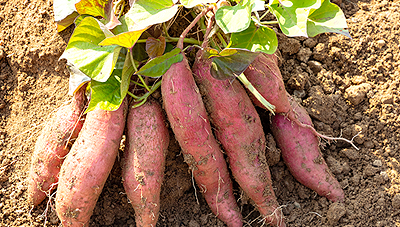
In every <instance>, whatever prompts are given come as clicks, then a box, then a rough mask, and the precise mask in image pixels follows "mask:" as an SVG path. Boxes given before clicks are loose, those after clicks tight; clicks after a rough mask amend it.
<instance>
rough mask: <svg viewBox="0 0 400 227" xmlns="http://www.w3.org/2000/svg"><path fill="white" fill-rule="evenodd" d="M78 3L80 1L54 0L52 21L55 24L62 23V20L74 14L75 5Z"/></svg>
mask: <svg viewBox="0 0 400 227" xmlns="http://www.w3.org/2000/svg"><path fill="white" fill-rule="evenodd" d="M79 1H80V0H54V1H53V10H54V20H55V21H56V22H58V21H62V20H63V19H64V18H66V17H68V16H69V15H71V14H72V13H73V12H75V11H76V9H75V4H76V3H77V2H79Z"/></svg>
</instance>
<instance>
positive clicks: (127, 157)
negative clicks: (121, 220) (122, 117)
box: [122, 99, 169, 227]
mask: <svg viewBox="0 0 400 227" xmlns="http://www.w3.org/2000/svg"><path fill="white" fill-rule="evenodd" d="M126 131H127V137H126V142H127V143H126V146H125V152H124V155H123V159H122V180H123V185H124V188H125V192H126V194H127V196H128V198H129V200H130V201H131V204H132V206H133V208H134V209H135V221H136V226H138V227H139V226H156V224H157V220H158V216H159V210H160V192H161V184H162V181H163V178H164V167H165V156H166V153H167V149H168V144H169V134H168V129H167V127H166V126H165V122H164V116H163V114H162V111H161V107H160V105H159V104H158V103H157V102H156V101H155V100H153V99H149V100H147V102H146V103H145V104H143V105H142V106H140V107H137V108H129V111H128V117H127V125H126Z"/></svg>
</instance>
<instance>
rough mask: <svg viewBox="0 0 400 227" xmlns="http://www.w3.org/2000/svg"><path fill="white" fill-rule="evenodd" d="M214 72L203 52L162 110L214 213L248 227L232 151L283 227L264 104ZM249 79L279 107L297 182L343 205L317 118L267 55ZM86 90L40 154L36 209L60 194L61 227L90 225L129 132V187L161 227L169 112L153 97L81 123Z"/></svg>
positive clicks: (242, 174) (269, 215)
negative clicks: (261, 110) (235, 187)
mask: <svg viewBox="0 0 400 227" xmlns="http://www.w3.org/2000/svg"><path fill="white" fill-rule="evenodd" d="M210 67H211V60H210V59H208V58H207V57H205V54H204V52H203V51H202V50H200V51H198V53H197V56H196V58H195V62H194V65H193V66H192V67H190V66H189V63H188V61H187V59H186V58H184V60H183V61H182V62H179V63H175V64H173V65H172V66H171V68H170V69H169V70H168V71H167V72H166V73H165V75H164V76H163V78H162V84H161V92H162V98H163V104H164V106H163V107H164V110H165V113H166V115H167V117H168V121H169V124H170V126H171V129H172V131H173V132H174V134H175V138H176V140H177V141H178V142H179V144H180V146H181V148H182V152H183V154H184V159H185V162H186V163H187V164H188V165H189V169H190V171H191V173H192V174H193V176H194V179H195V180H196V183H197V185H198V187H199V188H200V191H201V192H202V194H203V196H204V198H205V199H206V201H207V203H208V204H209V206H210V208H211V210H212V211H213V212H214V214H215V215H216V216H217V217H218V218H220V219H221V220H222V221H224V222H225V223H226V224H227V225H228V226H242V216H241V213H240V210H239V208H238V206H237V204H236V199H235V198H234V196H233V191H232V179H231V177H230V175H229V172H228V165H227V164H226V161H225V158H224V155H223V154H224V153H225V154H226V156H227V160H228V164H229V167H230V169H231V171H232V174H233V177H234V180H236V181H237V182H238V184H239V185H240V187H241V188H242V189H243V191H244V192H245V193H246V194H247V195H248V196H249V198H251V199H252V200H253V201H254V204H255V206H256V207H257V208H258V210H259V212H260V214H261V215H262V217H263V219H264V221H265V223H268V224H271V225H272V226H285V223H284V217H283V215H282V212H281V210H280V208H279V204H278V202H277V200H276V198H275V194H274V191H273V189H272V182H271V176H270V172H269V167H268V165H267V160H266V158H265V152H266V151H265V149H266V146H267V144H266V138H265V135H264V131H263V128H262V125H261V120H260V117H259V116H258V114H257V112H256V109H255V107H254V105H253V103H252V101H251V100H253V102H254V104H255V105H259V103H258V102H257V100H256V99H254V97H249V96H248V94H247V92H246V91H245V88H244V87H243V86H242V85H241V84H240V82H239V81H238V80H233V81H231V80H217V79H215V78H213V77H212V76H211V74H210ZM244 74H245V75H246V77H247V78H248V79H249V81H250V82H251V83H252V84H254V86H255V87H256V88H257V89H258V90H259V91H260V92H261V94H262V95H263V96H264V97H265V99H267V100H268V101H269V102H270V103H272V104H273V105H275V106H276V114H275V115H273V116H272V118H271V120H272V124H271V131H272V133H273V135H274V137H275V140H276V142H277V144H278V145H279V147H280V148H281V150H282V156H283V160H284V161H285V163H286V165H287V166H288V168H289V170H290V171H291V173H292V174H293V176H294V177H295V178H296V179H297V180H298V181H299V182H300V183H302V184H304V185H305V186H307V187H309V188H311V189H313V190H314V191H316V192H317V193H318V194H320V195H322V196H326V197H327V198H328V199H330V200H332V201H342V200H343V199H344V194H343V191H342V189H341V188H340V185H339V183H338V182H337V180H336V179H335V177H334V176H333V175H332V174H331V172H330V171H329V168H328V167H327V165H326V163H325V161H324V159H323V157H322V154H321V152H320V150H319V147H318V143H319V141H318V138H317V136H316V135H315V134H314V133H313V132H312V130H310V129H309V128H307V127H304V125H303V124H306V125H312V122H311V119H310V117H309V116H308V114H307V112H306V111H305V110H304V109H303V108H302V107H301V106H300V105H298V104H297V103H296V102H295V101H294V100H293V99H292V98H291V97H290V96H289V95H288V94H287V92H286V90H285V87H284V84H283V80H282V77H281V75H280V71H279V68H278V66H277V59H276V56H274V55H265V54H260V55H259V56H258V57H257V58H256V60H255V61H254V62H253V63H252V64H251V65H250V66H249V67H248V69H247V70H246V71H245V72H244ZM85 92H86V88H85V87H82V88H81V89H79V90H78V92H77V93H76V94H75V95H74V98H73V99H72V102H71V103H70V104H69V105H67V106H64V107H63V108H60V109H59V110H58V111H57V113H56V114H54V116H53V118H52V119H51V120H50V121H49V122H48V126H46V127H44V128H43V130H42V132H41V135H40V137H39V138H38V140H37V143H36V148H35V151H34V154H33V156H32V164H31V169H30V175H29V187H28V198H29V200H30V202H31V203H32V204H33V205H35V206H36V205H38V204H40V203H41V202H42V201H43V200H44V199H45V198H46V197H48V196H50V194H51V192H52V190H53V189H55V188H56V187H57V193H56V199H55V201H56V210H57V214H58V216H59V218H60V220H61V222H62V224H63V226H87V225H88V222H89V219H90V216H91V214H92V212H93V209H94V207H95V204H96V201H97V199H98V197H99V195H100V193H101V191H102V188H103V186H104V183H105V181H106V179H107V177H108V175H109V173H110V171H111V168H112V166H113V164H114V161H115V158H116V156H117V154H118V149H119V147H120V142H121V138H122V135H123V134H124V133H125V135H126V138H127V139H126V145H125V147H126V149H125V151H124V154H123V159H122V168H123V171H122V172H123V176H122V179H123V184H124V187H125V190H126V193H127V195H128V198H129V199H130V201H131V203H132V205H133V207H134V209H135V216H136V218H135V220H136V223H137V225H138V226H151V225H152V226H155V224H156V223H157V219H158V211H159V209H160V189H161V185H162V180H163V172H164V162H165V154H166V150H167V147H168V143H169V137H168V129H167V128H166V124H165V119H164V115H163V112H162V108H161V107H160V105H159V104H158V103H157V101H156V100H154V99H149V100H148V101H147V102H146V103H145V104H144V105H142V106H140V107H138V108H132V107H130V106H129V105H128V102H127V101H126V100H125V101H124V102H123V104H122V105H121V107H120V108H119V109H118V110H117V111H113V112H111V111H105V110H94V111H91V112H89V113H87V114H86V115H85V116H84V117H83V116H82V115H83V112H84V106H85V103H86V100H85V99H86V96H85ZM202 95H203V96H202ZM131 104H132V103H131ZM213 129H214V130H213ZM75 139H76V140H75ZM74 140H75V141H74ZM72 142H73V145H72V147H71V143H72ZM220 145H221V146H220ZM222 150H223V151H222Z"/></svg>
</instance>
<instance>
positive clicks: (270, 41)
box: [228, 23, 278, 54]
mask: <svg viewBox="0 0 400 227" xmlns="http://www.w3.org/2000/svg"><path fill="white" fill-rule="evenodd" d="M228 47H229V48H242V49H247V50H250V51H253V52H256V51H261V52H264V53H266V54H273V53H275V51H276V48H277V47H278V39H277V37H276V33H275V32H274V30H272V29H271V28H269V27H267V26H256V25H255V24H254V23H251V24H250V26H249V27H248V28H247V29H246V30H244V31H242V32H239V33H233V34H232V35H231V39H230V42H229V45H228Z"/></svg>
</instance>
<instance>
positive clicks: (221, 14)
mask: <svg viewBox="0 0 400 227" xmlns="http://www.w3.org/2000/svg"><path fill="white" fill-rule="evenodd" d="M250 15H251V7H250V6H249V5H244V6H242V5H235V6H223V7H221V8H219V9H218V10H217V12H216V13H215V20H216V22H217V25H218V26H219V27H220V28H221V29H222V31H223V32H224V33H225V34H228V33H233V32H241V31H244V30H246V29H247V28H248V27H249V25H250V21H251V18H250Z"/></svg>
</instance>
